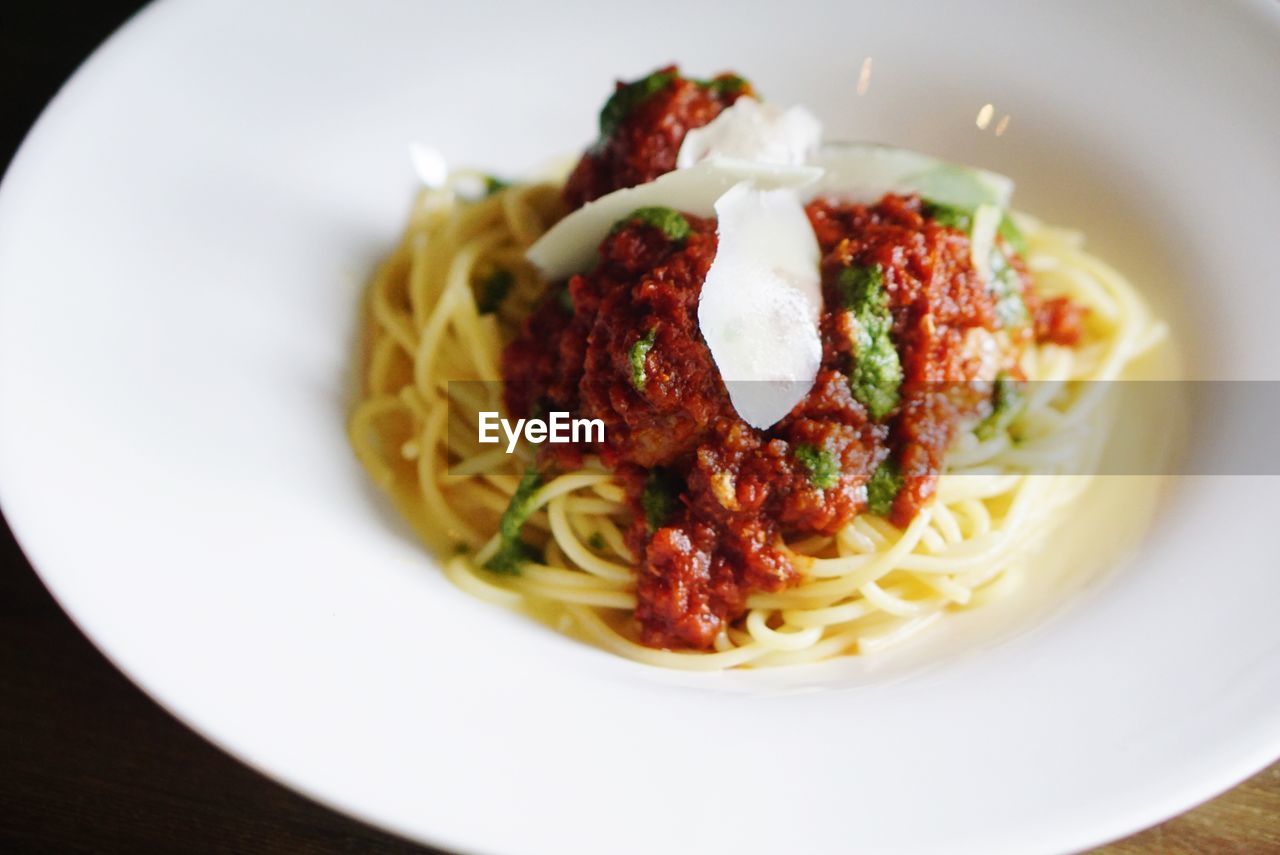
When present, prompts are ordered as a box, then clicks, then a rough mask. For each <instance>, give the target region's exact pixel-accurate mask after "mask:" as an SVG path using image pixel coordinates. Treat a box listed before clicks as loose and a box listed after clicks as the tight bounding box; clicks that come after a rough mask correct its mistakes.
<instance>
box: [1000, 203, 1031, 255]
mask: <svg viewBox="0 0 1280 855" xmlns="http://www.w3.org/2000/svg"><path fill="white" fill-rule="evenodd" d="M998 231H999V234H1000V237H1002V238H1004V242H1005V243H1007V244H1008V245H1009V246H1010V248H1011V249H1013V251H1014V252H1016V253H1017V254H1018V255H1026V254H1027V239H1026V238H1025V237H1023V235H1022V230H1021V229H1019V228H1018V225H1017V223H1015V222H1014V221H1013V217H1010V216H1009V214H1008V213H1007V212H1006V213H1005V215H1004V216H1003V217H1001V218H1000V228H999V230H998Z"/></svg>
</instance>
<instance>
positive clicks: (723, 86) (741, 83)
mask: <svg viewBox="0 0 1280 855" xmlns="http://www.w3.org/2000/svg"><path fill="white" fill-rule="evenodd" d="M697 82H698V85H699V86H703V87H705V88H707V89H709V90H710V91H711V93H712V94H713V95H737V94H738V93H739V92H742V91H743V90H744V89H750V88H751V84H750V83H749V82H748V81H747V79H746V78H745V77H739V76H738V75H736V74H722V75H720V76H719V77H713V78H711V79H710V80H699V81H697Z"/></svg>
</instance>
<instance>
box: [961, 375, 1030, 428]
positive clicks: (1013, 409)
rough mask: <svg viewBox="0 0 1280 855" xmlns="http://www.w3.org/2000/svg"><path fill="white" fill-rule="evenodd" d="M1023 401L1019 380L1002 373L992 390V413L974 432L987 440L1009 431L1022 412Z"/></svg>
mask: <svg viewBox="0 0 1280 855" xmlns="http://www.w3.org/2000/svg"><path fill="white" fill-rule="evenodd" d="M1023 403H1024V401H1023V394H1022V388H1021V387H1020V386H1019V385H1018V382H1017V381H1016V380H1014V379H1013V378H1012V377H1010V376H1009V375H1008V374H1003V373H1002V374H1000V375H999V376H998V377H996V382H995V388H994V389H993V390H992V392H991V414H990V415H989V416H987V417H986V418H985V419H983V420H982V421H981V422H979V423H978V426H977V427H976V428H974V429H973V432H974V433H975V434H977V437H978V439H980V440H983V441H984V442H985V441H986V440H988V439H991V438H993V437H995V436H997V435H998V434H1001V433H1004V432H1006V431H1008V430H1009V426H1010V425H1012V424H1013V421H1014V419H1016V418H1017V417H1018V415H1019V413H1021V412H1022V405H1023Z"/></svg>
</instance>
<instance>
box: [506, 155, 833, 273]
mask: <svg viewBox="0 0 1280 855" xmlns="http://www.w3.org/2000/svg"><path fill="white" fill-rule="evenodd" d="M820 174H821V173H820V171H819V170H817V169H814V168H813V167H806V166H781V165H777V164H764V163H752V162H749V161H744V160H736V159H732V158H716V159H714V160H707V161H703V162H702V163H699V164H697V165H695V166H692V167H690V168H689V169H677V170H676V171H675V172H668V173H667V174H666V175H660V176H659V177H658V178H656V179H654V180H653V181H650V182H649V183H648V184H641V185H639V186H636V187H628V188H626V189H623V190H616V191H614V192H613V193H610V194H608V195H607V196H601V197H600V198H599V199H596V200H595V201H594V202H588V203H587V204H585V205H583V206H582V207H581V208H579V209H578V210H576V211H574V212H573V213H572V214H570V215H569V216H567V217H565V218H564V219H563V220H561V221H560V222H558V223H556V224H555V226H553V227H552V228H551V229H550V231H548V232H547V233H546V234H544V235H543V236H542V237H541V238H539V239H538V241H537V242H536V243H535V244H534V245H533V246H531V247H529V249H528V252H527V253H526V256H527V257H528V259H529V260H530V261H531V262H533V263H534V264H535V265H537V266H538V268H539V269H540V270H541V271H542V274H543V276H545V277H546V278H547V279H551V280H555V279H563V278H565V277H566V276H569V275H570V274H573V273H581V272H582V271H584V270H588V269H590V268H591V266H592V265H593V264H595V260H596V249H597V248H598V247H599V246H600V241H602V240H603V239H604V237H605V235H607V234H608V233H609V229H611V228H613V225H614V223H616V222H618V221H619V220H621V219H623V218H624V217H626V216H627V215H629V214H630V213H631V212H632V211H634V210H636V209H637V208H646V207H650V206H654V205H660V206H664V207H667V208H674V209H675V210H677V211H680V212H681V213H685V214H692V215H693V216H695V217H709V216H711V215H712V214H713V213H715V204H716V200H717V199H719V198H720V197H721V196H723V195H724V193H725V191H727V190H728V189H729V188H730V187H733V186H734V185H735V184H737V183H739V182H740V181H744V180H748V179H749V180H751V181H754V182H755V184H756V185H757V186H759V187H762V188H776V187H802V186H804V185H805V184H809V183H811V182H813V181H815V180H817V178H818V176H819V175H820Z"/></svg>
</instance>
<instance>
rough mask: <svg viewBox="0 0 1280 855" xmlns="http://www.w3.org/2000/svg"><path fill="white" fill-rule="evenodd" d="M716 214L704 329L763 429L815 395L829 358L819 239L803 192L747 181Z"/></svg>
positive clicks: (702, 303) (738, 399)
mask: <svg viewBox="0 0 1280 855" xmlns="http://www.w3.org/2000/svg"><path fill="white" fill-rule="evenodd" d="M715 214H716V217H717V219H718V224H717V228H716V233H717V235H718V241H717V247H716V257H715V260H714V261H712V263H711V269H710V270H708V271H707V278H706V281H705V282H704V283H703V285H702V296H701V298H700V300H699V302H698V326H699V328H700V329H701V331H702V337H703V338H704V339H705V340H706V342H707V347H708V348H709V349H710V350H711V356H712V358H713V359H714V360H715V363H716V368H717V369H719V371H720V376H721V377H722V378H724V381H725V386H726V387H727V388H728V390H729V399H730V400H731V401H732V402H733V406H734V409H736V410H737V411H738V415H740V416H742V418H743V420H744V421H746V422H747V423H748V424H750V425H751V426H752V427H756V428H759V429H761V430H764V429H766V428H769V427H771V426H772V425H774V424H776V423H777V422H778V421H779V420H780V419H782V417H783V416H785V415H786V414H787V413H789V412H790V411H791V409H792V408H793V407H795V405H796V404H798V403H799V402H800V401H801V400H802V399H803V398H804V396H805V395H807V394H808V392H809V389H810V388H811V387H812V386H813V380H814V377H816V376H817V373H818V366H819V364H820V363H821V361H822V342H821V339H820V338H819V334H818V316H819V314H820V313H821V311H822V285H821V281H820V276H819V272H818V261H819V251H818V241H817V239H816V238H815V237H814V234H813V228H812V226H810V224H809V218H808V217H806V216H805V212H804V207H803V206H802V205H801V204H800V199H799V196H798V195H797V193H796V192H795V190H788V189H782V190H761V189H758V188H757V187H755V186H753V185H752V184H751V183H750V182H745V181H744V182H742V183H741V184H738V185H736V186H734V187H733V188H732V189H731V190H729V191H728V192H727V193H725V194H724V195H723V196H721V197H720V199H719V200H717V201H716V203H715Z"/></svg>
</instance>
